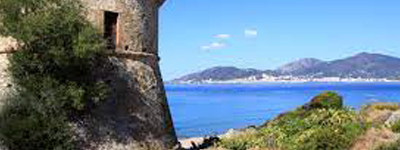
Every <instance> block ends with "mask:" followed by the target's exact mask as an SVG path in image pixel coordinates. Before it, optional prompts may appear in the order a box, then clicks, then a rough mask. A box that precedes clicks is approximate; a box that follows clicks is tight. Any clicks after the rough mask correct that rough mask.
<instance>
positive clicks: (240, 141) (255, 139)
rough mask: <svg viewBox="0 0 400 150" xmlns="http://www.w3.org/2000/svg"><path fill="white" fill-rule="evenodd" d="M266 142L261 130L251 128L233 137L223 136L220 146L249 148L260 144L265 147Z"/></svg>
mask: <svg viewBox="0 0 400 150" xmlns="http://www.w3.org/2000/svg"><path fill="white" fill-rule="evenodd" d="M265 142H266V141H265V138H264V137H263V135H262V134H261V133H260V132H258V131H256V130H252V129H250V130H246V131H243V132H241V133H240V134H238V135H234V136H233V137H229V138H223V139H222V140H221V141H220V142H219V143H218V146H221V147H224V148H227V149H231V150H247V149H249V148H254V147H259V146H263V147H265V145H266V143H265Z"/></svg>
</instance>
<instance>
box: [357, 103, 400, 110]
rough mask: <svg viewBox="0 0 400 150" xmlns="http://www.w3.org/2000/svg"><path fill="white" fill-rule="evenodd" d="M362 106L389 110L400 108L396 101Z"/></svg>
mask: <svg viewBox="0 0 400 150" xmlns="http://www.w3.org/2000/svg"><path fill="white" fill-rule="evenodd" d="M364 107H365V108H367V109H368V108H369V109H374V110H389V111H396V110H400V105H399V104H398V103H384V102H377V103H373V104H370V105H367V106H364Z"/></svg>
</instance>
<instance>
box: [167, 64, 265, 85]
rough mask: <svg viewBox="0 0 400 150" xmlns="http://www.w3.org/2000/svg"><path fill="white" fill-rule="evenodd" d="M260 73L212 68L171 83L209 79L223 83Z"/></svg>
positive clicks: (253, 70) (259, 72)
mask: <svg viewBox="0 0 400 150" xmlns="http://www.w3.org/2000/svg"><path fill="white" fill-rule="evenodd" d="M262 73H263V71H261V70H257V69H239V68H236V67H213V68H210V69H206V70H204V71H201V72H197V73H193V74H189V75H186V76H183V77H181V78H179V79H175V80H174V81H173V82H179V81H193V82H200V81H204V80H210V79H212V80H217V81H225V80H233V79H238V78H246V77H249V76H256V75H259V74H262Z"/></svg>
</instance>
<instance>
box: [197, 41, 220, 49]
mask: <svg viewBox="0 0 400 150" xmlns="http://www.w3.org/2000/svg"><path fill="white" fill-rule="evenodd" d="M225 47H226V44H225V43H222V42H213V43H211V44H209V45H205V46H202V47H201V49H203V50H213V49H223V48H225Z"/></svg>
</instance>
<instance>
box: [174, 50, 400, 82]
mask: <svg viewBox="0 0 400 150" xmlns="http://www.w3.org/2000/svg"><path fill="white" fill-rule="evenodd" d="M266 76H268V77H283V76H286V77H291V78H301V79H318V78H328V77H335V78H363V79H371V78H373V79H389V80H399V79H400V58H397V57H393V56H388V55H383V54H376V53H365V52H364V53H359V54H357V55H354V56H351V57H347V58H343V59H338V60H333V61H322V60H319V59H315V58H303V59H299V60H297V61H294V62H291V63H288V64H285V65H283V66H281V67H278V68H277V69H275V70H258V69H251V68H247V69H241V68H237V67H231V66H218V67H213V68H209V69H206V70H203V71H200V72H196V73H192V74H188V75H185V76H183V77H180V78H177V79H174V80H172V81H171V82H172V83H202V82H204V81H229V80H238V79H246V78H251V79H252V80H260V79H262V78H265V77H266Z"/></svg>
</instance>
